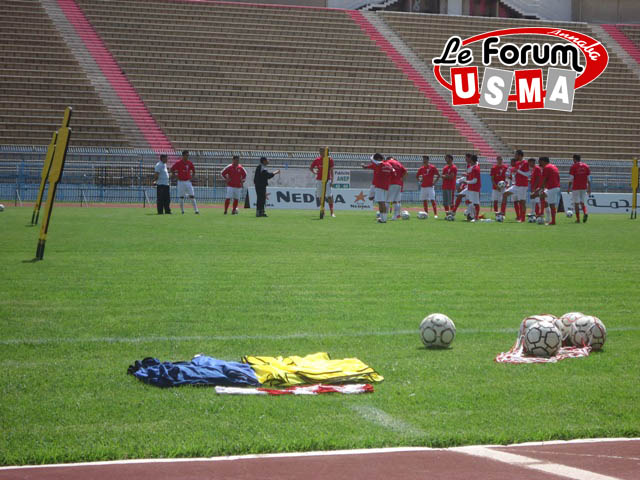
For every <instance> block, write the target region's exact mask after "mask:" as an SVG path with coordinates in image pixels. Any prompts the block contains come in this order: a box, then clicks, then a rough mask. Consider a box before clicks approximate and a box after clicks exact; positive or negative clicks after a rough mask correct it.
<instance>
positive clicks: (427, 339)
mask: <svg viewBox="0 0 640 480" xmlns="http://www.w3.org/2000/svg"><path fill="white" fill-rule="evenodd" d="M420 338H421V339H422V343H424V345H425V347H427V348H447V347H448V346H449V345H451V342H453V339H454V338H456V326H455V324H454V323H453V321H452V320H451V319H450V318H449V317H447V316H446V315H444V314H443V313H432V314H431V315H428V316H427V317H425V318H424V320H422V322H420Z"/></svg>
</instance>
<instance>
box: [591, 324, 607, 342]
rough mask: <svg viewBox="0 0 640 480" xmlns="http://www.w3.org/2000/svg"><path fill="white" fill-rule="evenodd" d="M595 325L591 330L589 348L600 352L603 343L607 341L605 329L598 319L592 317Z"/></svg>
mask: <svg viewBox="0 0 640 480" xmlns="http://www.w3.org/2000/svg"><path fill="white" fill-rule="evenodd" d="M593 319H594V320H595V325H594V326H593V328H592V329H591V348H592V349H593V350H602V347H604V342H605V341H606V340H607V328H606V327H605V326H604V323H602V320H600V319H599V318H598V317H593Z"/></svg>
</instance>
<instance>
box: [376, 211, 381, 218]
mask: <svg viewBox="0 0 640 480" xmlns="http://www.w3.org/2000/svg"><path fill="white" fill-rule="evenodd" d="M381 216H382V214H381V213H380V212H376V218H377V219H378V220H379V219H380V218H381Z"/></svg>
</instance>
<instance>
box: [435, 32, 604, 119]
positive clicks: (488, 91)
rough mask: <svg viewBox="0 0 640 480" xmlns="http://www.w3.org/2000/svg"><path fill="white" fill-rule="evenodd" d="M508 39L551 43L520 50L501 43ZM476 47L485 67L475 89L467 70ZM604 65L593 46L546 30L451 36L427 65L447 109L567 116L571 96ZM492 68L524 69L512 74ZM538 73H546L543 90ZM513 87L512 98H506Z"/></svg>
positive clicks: (578, 36) (583, 38) (584, 38)
mask: <svg viewBox="0 0 640 480" xmlns="http://www.w3.org/2000/svg"><path fill="white" fill-rule="evenodd" d="M511 35H537V36H539V37H536V38H542V37H547V38H545V39H544V40H550V39H551V38H553V39H554V40H555V41H539V42H528V43H523V44H522V45H517V44H515V43H511V42H508V41H504V40H505V38H504V37H508V36H511ZM476 42H481V46H482V49H481V56H482V65H484V67H485V68H484V74H483V78H482V85H481V86H480V85H479V76H478V67H477V66H471V63H473V62H474V58H473V51H472V50H471V48H470V46H471V45H472V44H474V43H476ZM608 63H609V54H608V53H607V50H606V49H605V48H604V46H603V45H602V44H601V43H600V42H599V41H597V40H595V39H594V38H592V37H590V36H588V35H585V34H583V33H579V32H574V31H571V30H565V29H558V28H548V27H523V28H507V29H503V30H494V31H491V32H486V33H482V34H479V35H475V36H473V37H469V38H466V39H464V40H462V39H461V38H460V37H459V36H452V37H450V38H449V40H447V42H446V44H445V46H444V48H443V50H442V53H441V54H440V56H439V57H436V58H434V59H433V60H432V64H433V73H434V75H435V77H436V79H437V80H438V82H440V84H441V85H442V86H444V87H445V88H447V89H448V90H450V91H451V102H452V104H453V105H478V106H479V107H482V108H490V109H493V110H503V111H506V110H507V108H508V107H509V102H515V104H516V109H517V110H532V109H541V108H545V109H549V110H560V111H565V112H571V111H572V110H573V98H574V94H575V91H576V90H578V89H579V88H582V87H584V86H585V85H588V84H589V83H591V82H593V81H594V80H595V79H596V78H598V77H599V76H600V75H601V74H602V72H604V70H605V68H606V67H607V64H608ZM492 65H494V66H492ZM495 65H498V66H506V67H516V68H518V67H529V68H519V69H516V70H515V71H514V70H504V69H501V68H496V67H495ZM558 66H561V67H563V68H558ZM441 67H449V68H450V76H449V78H450V79H451V82H448V81H447V80H446V79H445V78H444V77H443V75H442V72H441ZM531 67H534V68H531ZM541 67H548V70H547V83H546V88H545V86H543V76H542V68H541ZM514 83H515V88H514V91H515V93H511V90H512V85H513V84H514Z"/></svg>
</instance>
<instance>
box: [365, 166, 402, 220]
mask: <svg viewBox="0 0 640 480" xmlns="http://www.w3.org/2000/svg"><path fill="white" fill-rule="evenodd" d="M371 161H372V162H373V182H372V183H373V185H374V188H375V197H374V199H375V201H376V202H378V208H379V210H380V218H379V219H378V223H387V195H388V193H389V185H390V183H391V177H392V176H393V174H394V173H395V170H394V169H393V167H392V166H391V165H389V164H388V163H387V162H385V160H384V157H383V156H382V154H380V153H375V154H374V155H373V156H372V157H371ZM361 165H362V168H371V166H370V165H367V164H364V163H363V164H361Z"/></svg>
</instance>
